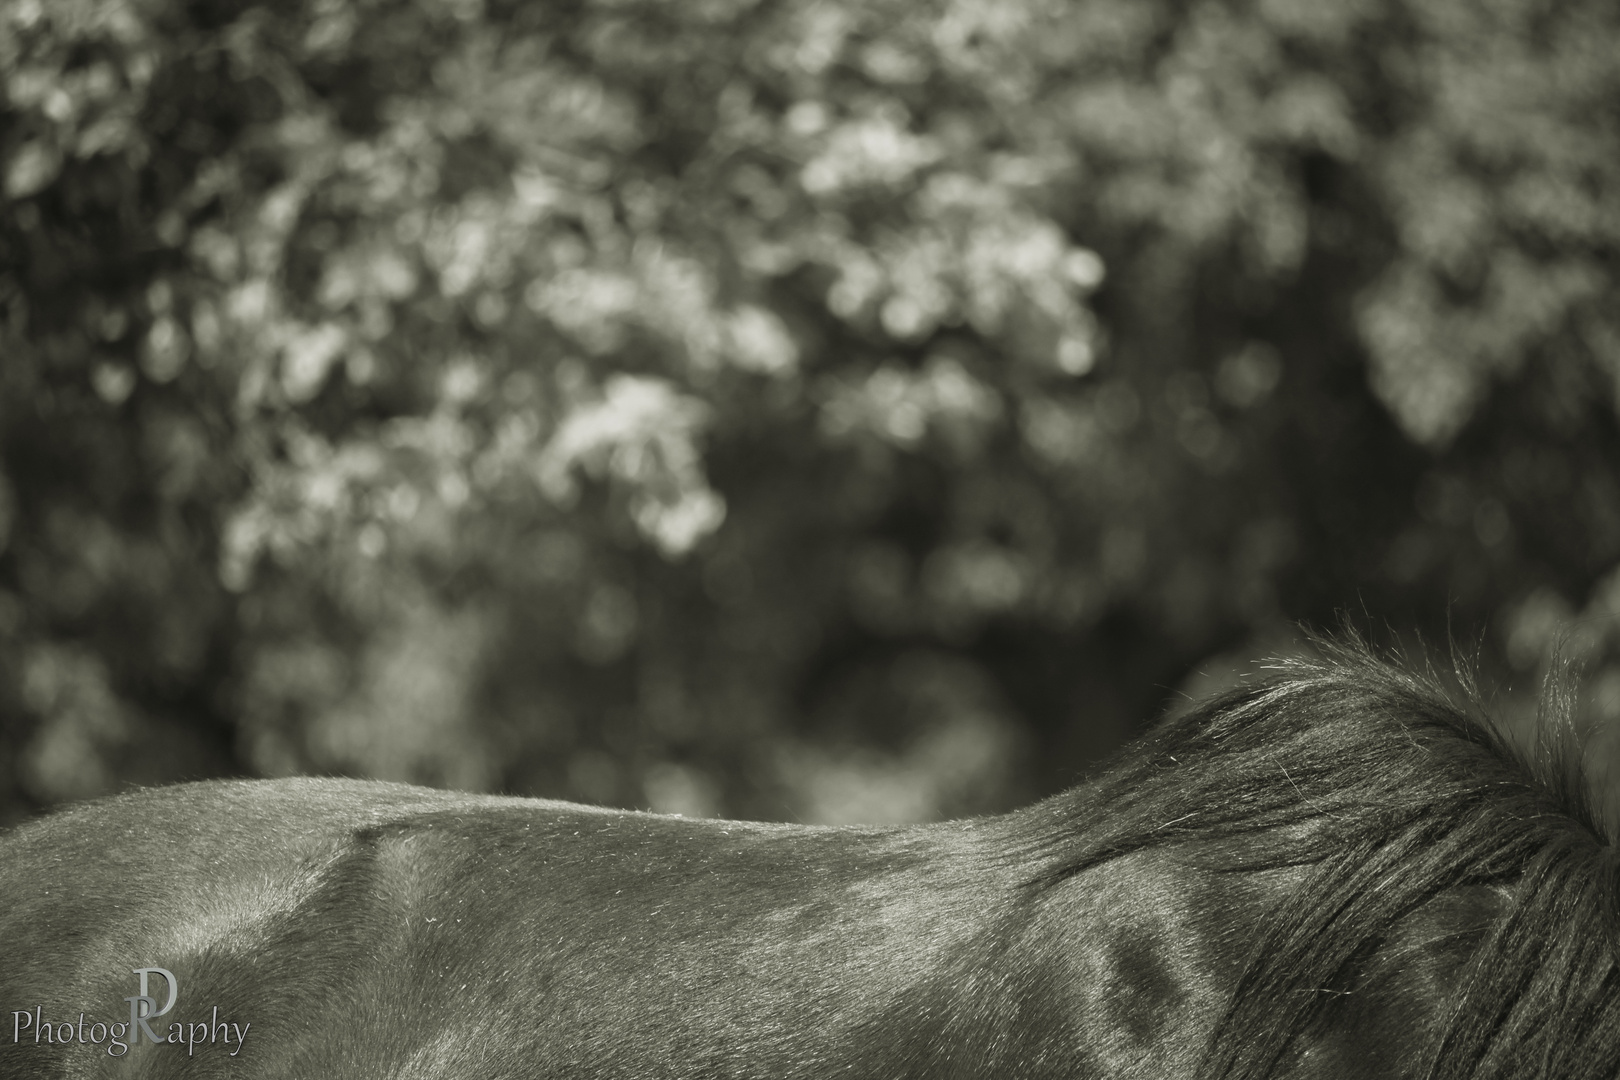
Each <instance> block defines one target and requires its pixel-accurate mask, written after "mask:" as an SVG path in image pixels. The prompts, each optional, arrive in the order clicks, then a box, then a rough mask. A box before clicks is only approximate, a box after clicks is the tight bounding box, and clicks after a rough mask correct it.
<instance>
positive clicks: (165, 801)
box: [0, 648, 1620, 1080]
mask: <svg viewBox="0 0 1620 1080" xmlns="http://www.w3.org/2000/svg"><path fill="white" fill-rule="evenodd" d="M1570 760H1571V758H1570V756H1569V755H1562V756H1560V755H1558V754H1553V753H1549V754H1547V755H1545V756H1544V758H1538V759H1535V760H1526V759H1523V758H1521V757H1520V756H1518V755H1515V754H1514V753H1512V752H1510V751H1509V750H1508V749H1507V747H1506V746H1505V745H1504V744H1503V742H1502V741H1501V740H1500V739H1499V738H1498V737H1497V736H1496V735H1495V734H1494V733H1493V732H1492V729H1491V728H1490V727H1489V726H1488V725H1486V724H1484V723H1483V722H1481V721H1478V720H1476V719H1473V718H1471V717H1470V716H1469V715H1468V714H1467V712H1466V711H1464V710H1462V709H1459V708H1458V707H1456V706H1454V705H1453V704H1452V703H1451V702H1450V701H1448V700H1447V699H1446V698H1445V697H1444V696H1443V694H1442V693H1441V692H1440V691H1439V690H1438V689H1436V688H1435V687H1434V686H1433V685H1431V684H1430V683H1428V682H1426V681H1424V680H1422V679H1419V678H1417V677H1415V676H1413V675H1411V674H1408V673H1406V672H1403V671H1400V670H1398V669H1396V668H1394V667H1391V666H1388V665H1385V664H1383V663H1381V662H1378V661H1375V660H1373V659H1371V658H1370V657H1368V656H1366V655H1365V654H1364V653H1363V652H1359V651H1357V650H1355V649H1352V648H1344V649H1339V650H1337V651H1336V652H1334V654H1333V655H1332V656H1330V658H1329V659H1328V660H1324V661H1320V662H1311V663H1296V664H1293V665H1291V666H1289V667H1287V668H1285V669H1284V670H1282V671H1281V672H1280V673H1279V674H1276V675H1274V676H1272V677H1270V678H1267V679H1262V680H1260V681H1257V682H1256V683H1254V684H1253V685H1250V686H1246V687H1243V688H1240V689H1239V690H1236V691H1234V692H1232V693H1230V694H1227V695H1225V696H1223V697H1221V698H1218V699H1216V700H1214V701H1211V702H1208V703H1206V704H1204V705H1203V706H1202V707H1200V708H1198V709H1196V710H1194V711H1193V712H1192V713H1190V714H1189V715H1187V716H1184V717H1181V718H1179V719H1175V720H1171V721H1168V722H1166V723H1164V724H1162V725H1161V726H1159V727H1158V728H1157V729H1155V730H1154V731H1153V732H1151V733H1150V734H1149V736H1148V737H1147V738H1146V739H1144V740H1143V741H1142V742H1140V743H1138V744H1137V745H1136V746H1135V747H1133V748H1131V749H1129V750H1127V751H1126V752H1125V753H1124V754H1123V755H1122V756H1121V757H1120V758H1119V759H1118V760H1117V761H1116V762H1115V763H1114V765H1113V766H1112V767H1110V768H1109V769H1108V770H1106V771H1105V772H1103V773H1101V774H1100V775H1099V776H1098V777H1097V778H1095V779H1094V780H1092V781H1091V782H1089V783H1086V784H1083V785H1081V786H1079V787H1077V788H1075V789H1073V790H1071V791H1069V792H1067V793H1065V794H1062V795H1059V796H1056V797H1054V798H1052V799H1049V800H1047V801H1045V802H1042V803H1039V804H1037V805H1035V806H1032V807H1029V808H1027V809H1024V810H1021V811H1018V812H1015V813H1012V814H1008V815H1005V816H1002V817H995V818H985V819H978V820H970V821H958V822H948V823H944V824H938V825H927V826H916V827H882V828H876V827H870V828H860V827H857V828H818V827H808V826H798V825H768V824H756V823H747V822H730V821H695V820H687V819H682V818H675V817H664V816H658V815H652V814H642V813H630V812H622V811H612V810H603V809H598V808H593V807H587V806H579V805H574V804H569V803H562V802H554V801H547V800H535V799H517V798H502V797H496V796H486V795H465V794H454V793H447V792H442V791H434V790H428V789H423V788H415V787H408V786H404V785H399V784H384V783H368V782H360V781H350V780H322V779H293V780H280V781H245V782H210V783H201V784H189V785H182V786H178V787H172V788H161V789H153V790H147V791H140V792H136V793H133V794H128V795H124V796H120V797H117V798H112V799H107V800H103V801H99V802H95V803H90V804H87V805H83V806H79V807H76V808H73V809H70V810H67V811H64V812H61V813H58V814H56V815H54V816H50V817H46V818H44V819H41V820H39V821H35V822H32V823H29V824H27V825H24V826H22V827H21V828H18V829H16V830H14V831H12V832H10V833H9V834H6V835H5V836H4V837H0V1024H3V1030H0V1078H5V1080H10V1078H23V1077H27V1078H30V1080H34V1078H47V1077H90V1076H122V1075H131V1076H134V1075H139V1076H150V1077H170V1076H173V1077H213V1076H233V1077H355V1078H370V1077H377V1078H383V1077H389V1078H398V1080H426V1078H442V1077H475V1078H480V1080H483V1078H490V1080H493V1078H497V1077H510V1078H565V1077H566V1078H569V1080H593V1078H601V1080H608V1078H613V1080H651V1078H671V1080H673V1078H710V1077H712V1078H716V1080H719V1078H745V1077H746V1078H759V1080H767V1078H769V1080H784V1078H806V1080H808V1078H811V1077H815V1078H818V1080H820V1078H825V1077H842V1078H851V1080H853V1078H873V1080H877V1078H884V1080H891V1078H900V1077H940V1078H949V1077H962V1078H967V1077H982V1078H986V1080H990V1078H995V1080H1021V1078H1036V1077H1052V1078H1057V1077H1065V1078H1092V1077H1096V1078H1104V1077H1106V1078H1116V1077H1118V1078H1125V1077H1141V1078H1148V1077H1152V1078H1156V1080H1157V1078H1166V1077H1188V1078H1193V1077H1209V1078H1214V1077H1263V1076H1264V1077H1273V1076H1274V1077H1283V1078H1307V1077H1333V1078H1339V1077H1343V1078H1355V1077H1379V1078H1388V1077H1446V1078H1453V1077H1515V1078H1519V1077H1545V1078H1549V1080H1551V1078H1558V1080H1571V1078H1577V1080H1578V1078H1583V1077H1594V1078H1596V1077H1603V1078H1605V1080H1612V1078H1613V1077H1615V1076H1616V1075H1617V1074H1620V985H1617V974H1616V962H1615V961H1616V956H1617V947H1616V930H1615V927H1616V902H1615V896H1616V888H1615V886H1616V875H1615V867H1616V862H1615V858H1614V853H1613V847H1612V845H1610V844H1609V842H1608V840H1607V839H1606V837H1605V836H1604V834H1603V833H1602V831H1601V830H1600V829H1599V828H1598V826H1597V825H1596V824H1595V820H1594V816H1593V815H1592V814H1591V812H1590V810H1589V808H1588V807H1587V804H1586V802H1585V800H1584V796H1583V795H1582V794H1581V793H1582V791H1584V788H1582V787H1581V786H1580V785H1579V784H1578V783H1577V782H1576V780H1574V779H1572V776H1573V773H1572V772H1571V771H1570V770H1569V769H1565V768H1564V765H1565V764H1566V763H1567V762H1568V761H1570ZM120 1024H122V1025H123V1028H124V1030H123V1031H122V1033H121V1034H118V1035H116V1036H115V1034H114V1033H115V1032H117V1031H118V1025H120ZM97 1025H100V1027H98V1026H97ZM98 1035H99V1036H101V1037H100V1038H99V1039H98V1038H97V1036H98Z"/></svg>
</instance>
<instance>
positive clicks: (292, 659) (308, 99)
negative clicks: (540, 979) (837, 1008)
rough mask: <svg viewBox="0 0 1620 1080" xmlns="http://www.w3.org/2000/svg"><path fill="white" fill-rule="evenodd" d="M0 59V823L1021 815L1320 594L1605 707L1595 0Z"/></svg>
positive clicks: (1606, 84) (92, 8) (1048, 9)
mask: <svg viewBox="0 0 1620 1080" xmlns="http://www.w3.org/2000/svg"><path fill="white" fill-rule="evenodd" d="M0 86H3V95H4V96H3V99H0V182H3V188H4V203H3V210H0V807H4V808H5V811H4V812H5V814H6V815H9V816H14V815H16V814H19V813H23V812H27V811H28V810H29V809H34V808H38V807H41V806H46V805H49V804H51V803H54V802H57V801H60V800H63V799H70V798H78V797H84V796H89V795H94V794H97V793H100V792H103V791H108V790H112V789H114V788H116V787H117V786H119V785H120V784H124V783H129V782H141V783H151V782H159V781H167V780H173V779H179V778H189V777H198V776H207V775H220V774H230V773H240V774H255V775H282V774H287V773H293V772H304V771H324V772H345V773H351V774H364V775H372V776H379V777H385V778H393V779H407V780H414V781H420V782H427V783H435V784H445V785H452V786H456V787H462V788H469V789H504V790H511V791H523V792H533V793H543V794H551V795H559V796H564V797H571V798H580V799H588V800H595V801H600V802H606V803H616V804H623V805H640V806H652V807H654V808H657V809H663V810H671V811H678V812H684V813H691V814H702V813H717V812H725V813H730V814H738V815H750V816H762V817H798V818H804V819H818V820H854V819H862V818H864V819H892V820H909V819H920V818H928V817H935V816H939V815H942V814H953V813H969V812H977V811H982V810H987V809H997V808H1001V807H1004V806H1007V805H1009V804H1011V803H1013V802H1016V801H1018V800H1021V799H1024V798H1028V797H1030V796H1032V795H1034V794H1038V793H1041V792H1044V791H1047V790H1051V789H1054V788H1056V787H1058V786H1061V785H1063V784H1065V783H1067V782H1068V781H1070V780H1071V779H1072V778H1073V776H1074V774H1075V770H1077V769H1079V768H1081V767H1083V766H1084V765H1085V764H1086V763H1087V762H1088V761H1090V760H1093V759H1095V758H1096V757H1098V756H1099V755H1101V754H1103V753H1105V752H1106V751H1107V750H1108V749H1110V748H1111V747H1112V746H1114V745H1116V744H1117V743H1118V742H1119V741H1120V740H1121V739H1122V738H1124V737H1125V736H1126V735H1127V734H1128V733H1129V732H1130V730H1131V729H1132V726H1133V725H1134V724H1137V723H1139V722H1141V721H1144V720H1146V719H1147V718H1149V717H1150V716H1151V715H1152V714H1153V713H1154V711H1155V710H1156V709H1158V708H1159V707H1160V706H1161V705H1162V704H1163V702H1164V701H1165V700H1166V697H1167V694H1168V692H1169V690H1170V689H1171V688H1172V687H1174V686H1176V685H1178V684H1181V683H1182V682H1183V681H1184V679H1186V678H1187V677H1188V675H1189V673H1190V672H1194V671H1196V670H1199V665H1200V664H1201V663H1202V662H1204V661H1206V658H1209V657H1211V656H1218V655H1226V656H1237V657H1240V658H1241V657H1242V656H1244V655H1248V654H1250V653H1252V652H1254V651H1255V650H1257V649H1260V648H1262V647H1263V645H1264V643H1267V642H1276V641H1286V640H1287V627H1288V625H1289V620H1295V619H1305V620H1311V621H1314V622H1316V623H1318V624H1322V623H1328V622H1331V620H1332V617H1333V613H1334V611H1335V610H1336V609H1338V608H1341V607H1345V606H1348V607H1351V608H1353V609H1356V610H1358V611H1365V612H1368V613H1370V614H1371V615H1372V616H1373V617H1374V619H1375V620H1376V621H1379V622H1384V621H1387V623H1388V624H1389V625H1392V626H1398V627H1402V628H1415V629H1417V630H1419V631H1422V632H1424V633H1426V634H1428V635H1429V636H1430V638H1431V639H1433V638H1439V639H1440V640H1442V641H1443V640H1444V637H1445V635H1446V633H1447V628H1448V627H1456V628H1458V633H1459V636H1461V637H1463V638H1465V639H1466V638H1467V637H1468V636H1469V634H1470V633H1472V632H1473V629H1474V628H1479V629H1480V630H1481V631H1483V632H1484V633H1485V638H1484V659H1485V663H1486V666H1487V669H1489V670H1492V671H1495V672H1497V673H1498V674H1499V676H1501V677H1504V678H1510V679H1513V680H1515V681H1516V683H1533V682H1534V678H1533V675H1534V672H1535V671H1536V670H1537V669H1538V667H1539V666H1540V665H1541V664H1543V663H1544V657H1545V655H1546V652H1547V649H1548V647H1549V645H1550V644H1551V643H1552V642H1553V640H1554V639H1555V638H1556V637H1557V635H1558V634H1559V632H1560V630H1561V628H1563V627H1566V626H1570V625H1574V626H1576V627H1577V638H1576V641H1575V651H1576V652H1577V653H1578V654H1579V655H1580V656H1581V657H1582V658H1584V659H1586V660H1588V661H1589V663H1590V664H1591V665H1592V670H1593V671H1594V672H1595V674H1596V678H1595V679H1594V681H1593V685H1594V686H1595V687H1596V688H1597V691H1598V692H1597V694H1596V700H1597V702H1598V706H1599V710H1600V711H1603V710H1604V709H1607V710H1608V711H1617V712H1620V666H1612V667H1611V666H1606V665H1607V664H1608V663H1609V661H1610V659H1611V657H1612V656H1613V655H1614V654H1615V653H1616V651H1617V650H1616V645H1617V644H1620V624H1617V621H1616V615H1620V475H1617V469H1620V439H1617V428H1616V410H1617V407H1620V390H1617V385H1620V384H1617V382H1616V379H1617V377H1620V303H1617V302H1616V301H1617V296H1616V280H1617V275H1620V264H1617V261H1616V254H1617V250H1620V183H1617V179H1620V9H1617V8H1616V7H1615V6H1614V5H1613V4H1612V2H1610V0H1569V2H1557V3H1546V2H1543V0H1534V2H1532V0H1492V2H1490V3H1481V2H1478V0H1384V2H1382V3H1374V2H1371V0H1346V2H1341V3H1335V4H1319V3H1306V2H1303V0H1253V2H1215V0H1193V2H1191V3H1180V2H1177V3H1171V2H1169V0H1084V2H1080V3H1069V2H1059V0H1002V2H1000V3H996V4H984V3H979V2H969V0H904V2H900V0H863V2H856V0H819V2H812V0H795V2H787V0H775V2H773V0H758V2H755V0H689V2H684V3H680V4H673V3H667V2H655V0H572V2H569V0H559V2H555V3H546V4H530V3H517V2H515V0H305V2H303V3H292V2H290V3H282V4H273V5H255V4H249V3H246V2H242V0H125V2H118V0H0ZM1209 663H1218V661H1209ZM1207 666H1208V665H1207V664H1205V667H1207Z"/></svg>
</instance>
